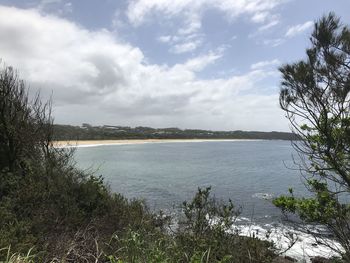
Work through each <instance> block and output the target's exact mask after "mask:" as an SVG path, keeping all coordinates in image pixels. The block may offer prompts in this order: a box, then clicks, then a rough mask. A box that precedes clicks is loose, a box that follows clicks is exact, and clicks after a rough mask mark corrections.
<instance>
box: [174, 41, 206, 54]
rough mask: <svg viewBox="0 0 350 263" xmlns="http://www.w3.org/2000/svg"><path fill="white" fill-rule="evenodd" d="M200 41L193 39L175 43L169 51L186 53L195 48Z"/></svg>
mask: <svg viewBox="0 0 350 263" xmlns="http://www.w3.org/2000/svg"><path fill="white" fill-rule="evenodd" d="M201 43H202V41H200V40H195V41H189V42H185V43H180V44H176V45H174V46H173V47H172V48H171V49H170V51H171V52H173V53H175V54H181V53H187V52H190V51H193V50H195V49H196V48H197V47H198V46H199V45H200V44H201Z"/></svg>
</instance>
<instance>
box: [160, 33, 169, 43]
mask: <svg viewBox="0 0 350 263" xmlns="http://www.w3.org/2000/svg"><path fill="white" fill-rule="evenodd" d="M171 39H172V37H171V36H169V35H167V36H160V37H158V41H159V42H162V43H169V42H170V40H171Z"/></svg>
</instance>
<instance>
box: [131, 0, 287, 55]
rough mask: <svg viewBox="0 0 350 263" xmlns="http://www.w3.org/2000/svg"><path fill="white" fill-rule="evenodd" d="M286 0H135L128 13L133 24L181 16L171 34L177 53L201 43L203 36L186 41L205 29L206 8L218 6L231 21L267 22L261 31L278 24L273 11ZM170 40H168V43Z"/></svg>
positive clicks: (192, 49)
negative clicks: (177, 27) (246, 19)
mask: <svg viewBox="0 0 350 263" xmlns="http://www.w3.org/2000/svg"><path fill="white" fill-rule="evenodd" d="M286 1H287V0H241V1H237V0H196V1H193V0H181V1H174V0H162V1H158V0H133V1H130V2H129V5H128V8H127V11H126V16H127V18H128V20H129V22H130V23H131V24H132V25H134V26H136V27H137V26H141V25H142V24H143V23H147V22H149V21H152V22H154V21H157V19H159V18H161V20H162V21H164V19H169V20H170V19H175V18H177V19H179V21H182V22H180V25H179V29H178V30H177V32H176V33H174V34H172V35H173V37H176V38H177V40H178V41H177V42H178V43H176V44H175V45H173V47H172V48H170V51H173V52H175V53H185V52H190V51H194V50H196V49H197V48H198V47H200V46H201V44H202V41H201V39H200V37H199V38H198V39H196V41H186V36H189V35H192V36H194V35H195V36H198V33H199V32H200V30H201V28H202V17H203V14H204V13H205V11H206V10H209V9H215V10H218V11H219V12H221V13H223V15H224V16H225V17H226V19H227V20H228V21H233V20H234V19H236V18H237V17H240V16H244V17H246V16H248V17H250V18H251V21H253V22H254V23H265V25H263V26H261V27H260V28H259V30H267V29H269V28H271V27H273V26H275V25H277V24H278V23H279V18H278V16H277V15H274V14H272V13H273V10H274V9H275V8H276V7H277V6H279V5H281V4H283V3H285V2H286ZM166 43H169V42H166Z"/></svg>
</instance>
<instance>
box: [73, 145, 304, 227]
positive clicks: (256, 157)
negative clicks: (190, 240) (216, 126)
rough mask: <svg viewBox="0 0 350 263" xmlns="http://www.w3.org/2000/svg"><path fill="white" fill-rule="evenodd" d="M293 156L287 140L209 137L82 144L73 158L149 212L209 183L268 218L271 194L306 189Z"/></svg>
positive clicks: (249, 213) (247, 213) (273, 212)
mask: <svg viewBox="0 0 350 263" xmlns="http://www.w3.org/2000/svg"><path fill="white" fill-rule="evenodd" d="M293 156H294V157H295V158H296V157H297V155H296V154H295V152H294V151H293V148H292V146H291V143H290V142H289V141H275V140H272V141H214V142H213V141H210V142H176V143H145V144H134V145H105V146H98V147H81V148H77V150H76V153H75V160H76V161H77V165H78V166H79V167H81V168H83V169H90V170H92V171H96V174H97V175H100V174H101V175H103V177H104V179H105V181H106V182H107V183H108V184H109V185H110V188H111V190H112V191H115V192H119V193H122V194H123V195H125V196H126V197H128V198H144V199H145V200H146V202H147V204H148V206H149V207H150V208H151V209H153V210H160V209H162V210H165V211H169V210H172V209H176V208H178V207H179V205H180V204H181V203H182V202H183V201H185V200H190V199H191V198H192V197H193V195H194V194H195V193H196V191H197V189H198V187H202V188H203V187H208V186H211V188H212V190H211V192H212V194H213V195H215V197H216V198H218V199H223V200H228V199H231V200H232V201H233V202H234V203H235V205H236V206H237V207H242V216H244V217H247V218H250V219H254V220H255V221H258V222H271V221H276V220H278V219H279V218H280V217H281V213H280V210H279V209H277V208H275V207H274V206H273V205H272V203H271V199H272V198H273V197H276V196H278V195H281V194H287V193H288V188H290V187H292V188H294V192H295V193H296V194H298V193H300V194H305V193H306V191H305V187H304V185H303V182H302V179H301V178H302V177H301V175H300V172H299V171H298V170H297V169H296V168H297V166H296V165H295V164H294V162H293Z"/></svg>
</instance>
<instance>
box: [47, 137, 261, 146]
mask: <svg viewBox="0 0 350 263" xmlns="http://www.w3.org/2000/svg"><path fill="white" fill-rule="evenodd" d="M237 141H242V142H244V141H264V140H262V139H125V140H76V141H74V140H71V141H54V142H53V146H54V147H56V148H71V147H98V146H110V145H133V144H148V143H186V142H191V143H193V142H237Z"/></svg>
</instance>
